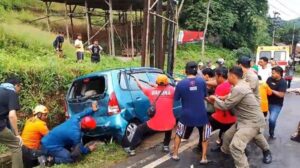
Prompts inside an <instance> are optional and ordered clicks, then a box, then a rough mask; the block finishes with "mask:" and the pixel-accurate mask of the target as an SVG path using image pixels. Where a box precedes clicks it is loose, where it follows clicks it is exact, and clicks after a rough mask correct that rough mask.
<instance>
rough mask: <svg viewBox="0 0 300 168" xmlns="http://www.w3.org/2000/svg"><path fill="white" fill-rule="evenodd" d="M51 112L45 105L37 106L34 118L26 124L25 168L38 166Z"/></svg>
mask: <svg viewBox="0 0 300 168" xmlns="http://www.w3.org/2000/svg"><path fill="white" fill-rule="evenodd" d="M48 113H49V110H48V109H47V107H45V106H43V105H37V106H36V107H35V108H34V110H33V117H31V118H30V119H28V120H27V121H26V123H25V126H24V129H23V132H22V140H23V147H22V152H23V162H24V167H25V168H27V167H28V168H31V167H33V166H37V165H38V159H37V158H38V156H39V155H40V153H41V152H40V151H39V149H40V142H41V139H42V137H43V136H45V135H46V134H48V132H49V129H48V127H47V123H46V120H47V118H48Z"/></svg>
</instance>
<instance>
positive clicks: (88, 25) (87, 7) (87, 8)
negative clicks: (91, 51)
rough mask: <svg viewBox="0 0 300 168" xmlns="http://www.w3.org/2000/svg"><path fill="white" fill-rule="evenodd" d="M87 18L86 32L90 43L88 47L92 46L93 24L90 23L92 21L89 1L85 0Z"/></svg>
mask: <svg viewBox="0 0 300 168" xmlns="http://www.w3.org/2000/svg"><path fill="white" fill-rule="evenodd" d="M84 4H85V16H86V23H87V27H86V31H87V38H88V39H87V41H88V45H90V44H91V42H90V35H91V33H90V31H91V28H90V26H91V23H90V19H89V12H90V11H89V6H88V1H87V0H85V3H84Z"/></svg>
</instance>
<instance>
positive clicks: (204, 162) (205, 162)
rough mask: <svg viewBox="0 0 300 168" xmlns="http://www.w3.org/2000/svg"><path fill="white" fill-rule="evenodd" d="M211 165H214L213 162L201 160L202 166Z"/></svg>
mask: <svg viewBox="0 0 300 168" xmlns="http://www.w3.org/2000/svg"><path fill="white" fill-rule="evenodd" d="M209 163H212V161H211V160H207V159H206V160H201V161H200V165H207V164H209Z"/></svg>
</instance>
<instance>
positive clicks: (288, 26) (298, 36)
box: [275, 22, 300, 45]
mask: <svg viewBox="0 0 300 168" xmlns="http://www.w3.org/2000/svg"><path fill="white" fill-rule="evenodd" d="M276 32H277V33H276V38H275V41H280V42H283V43H285V44H289V45H290V44H292V39H293V34H295V37H294V45H296V44H297V43H298V42H299V41H300V26H297V25H296V27H295V31H294V23H292V22H286V23H284V24H283V25H282V26H281V27H279V28H278V29H277V30H276Z"/></svg>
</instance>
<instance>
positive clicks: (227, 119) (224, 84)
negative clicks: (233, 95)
mask: <svg viewBox="0 0 300 168" xmlns="http://www.w3.org/2000/svg"><path fill="white" fill-rule="evenodd" d="M215 74H216V81H217V83H218V86H217V87H216V90H215V96H218V97H219V98H221V99H225V98H226V97H227V95H228V94H229V93H230V91H231V85H230V83H229V82H228V81H227V74H228V69H227V68H225V67H220V68H218V69H216V70H215ZM209 121H210V124H211V126H212V129H213V130H217V129H220V132H219V145H222V135H223V133H224V132H226V131H227V130H228V129H229V128H230V127H231V126H232V125H233V124H234V123H235V122H236V117H235V116H234V115H232V114H231V113H230V112H229V111H228V110H227V111H223V110H221V109H217V108H215V112H214V113H213V114H212V115H211V117H210V118H209ZM218 149H219V148H218Z"/></svg>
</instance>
